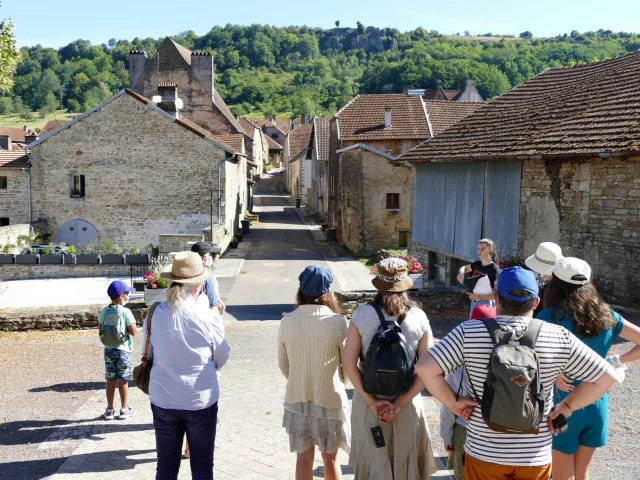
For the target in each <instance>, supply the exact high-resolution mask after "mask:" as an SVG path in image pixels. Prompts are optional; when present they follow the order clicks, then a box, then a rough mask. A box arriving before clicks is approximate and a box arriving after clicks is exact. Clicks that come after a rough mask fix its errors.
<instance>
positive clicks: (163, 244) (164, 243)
mask: <svg viewBox="0 0 640 480" xmlns="http://www.w3.org/2000/svg"><path fill="white" fill-rule="evenodd" d="M203 241H204V234H194V233H183V234H173V235H172V234H163V235H160V244H159V247H160V252H162V253H169V252H182V251H185V250H190V249H191V247H190V246H189V243H190V242H203Z"/></svg>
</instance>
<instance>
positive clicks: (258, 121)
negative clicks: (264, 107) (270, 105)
mask: <svg viewBox="0 0 640 480" xmlns="http://www.w3.org/2000/svg"><path fill="white" fill-rule="evenodd" d="M247 120H249V121H250V122H252V123H254V124H255V125H256V126H257V127H258V128H264V127H270V128H276V129H278V130H279V131H280V132H281V133H282V134H283V135H287V133H288V131H284V130H283V129H281V128H280V127H279V126H278V125H276V124H274V123H273V122H271V120H268V119H266V118H247ZM285 121H286V122H288V120H285ZM276 122H280V120H276Z"/></svg>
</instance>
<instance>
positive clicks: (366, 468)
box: [349, 392, 438, 480]
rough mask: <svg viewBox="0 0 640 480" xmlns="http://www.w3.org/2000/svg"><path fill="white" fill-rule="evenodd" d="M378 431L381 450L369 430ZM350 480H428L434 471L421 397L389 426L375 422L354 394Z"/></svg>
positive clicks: (365, 406) (434, 462) (356, 393)
mask: <svg viewBox="0 0 640 480" xmlns="http://www.w3.org/2000/svg"><path fill="white" fill-rule="evenodd" d="M375 426H380V428H382V433H383V435H384V441H385V446H384V447H381V448H376V446H375V444H374V443H373V436H372V434H371V429H372V428H373V427H375ZM349 465H351V466H352V467H354V468H355V477H354V480H416V479H419V480H428V479H429V477H430V476H431V475H432V474H434V473H435V472H436V471H437V470H438V468H437V467H436V460H435V458H434V456H433V450H432V448H431V438H430V437H429V427H428V425H427V419H426V418H425V415H424V409H423V405H422V397H421V396H420V395H418V396H416V397H415V398H414V399H413V401H412V402H411V404H409V405H407V406H406V407H404V408H403V409H402V411H401V412H400V415H398V418H396V419H395V420H394V421H393V422H392V423H390V424H386V425H384V424H382V423H379V422H378V419H377V417H376V416H375V414H374V413H373V412H372V411H371V409H370V408H369V407H368V406H367V404H366V403H365V401H364V400H363V399H362V397H361V396H360V395H359V394H358V392H354V393H353V403H352V405H351V454H350V456H349Z"/></svg>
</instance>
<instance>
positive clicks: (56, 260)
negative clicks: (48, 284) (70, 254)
mask: <svg viewBox="0 0 640 480" xmlns="http://www.w3.org/2000/svg"><path fill="white" fill-rule="evenodd" d="M61 263H62V255H44V254H41V255H40V265H60V264H61Z"/></svg>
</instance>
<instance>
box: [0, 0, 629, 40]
mask: <svg viewBox="0 0 640 480" xmlns="http://www.w3.org/2000/svg"><path fill="white" fill-rule="evenodd" d="M88 5H94V6H91V7H89V6H88ZM183 5H184V6H183ZM3 18H5V19H6V18H11V19H12V20H13V22H14V28H15V35H16V39H17V41H18V45H19V46H20V47H22V46H32V45H36V44H41V45H43V46H45V47H54V48H59V47H62V46H64V45H67V44H68V43H70V42H72V41H73V40H77V39H84V40H89V41H90V42H91V43H93V44H97V45H100V44H102V43H107V42H108V40H109V39H110V38H115V39H118V40H120V39H126V40H132V39H133V38H135V37H139V38H147V37H152V38H159V37H164V36H166V35H176V34H178V33H180V32H183V31H185V30H193V31H194V32H195V33H196V34H198V35H204V34H205V33H207V32H208V31H209V30H210V29H211V28H212V27H213V26H215V25H222V26H223V25H226V24H228V23H232V24H239V25H250V24H252V23H261V24H270V25H274V26H289V25H298V26H301V25H307V26H309V27H322V28H332V27H333V26H334V22H335V21H336V20H339V21H340V24H341V26H342V27H346V26H352V27H355V25H356V21H360V22H362V23H363V24H364V25H365V26H369V25H373V26H375V27H378V28H385V27H394V28H397V29H399V30H401V31H407V30H412V29H414V28H417V27H419V26H420V27H423V28H426V29H427V30H437V31H439V32H440V33H443V34H450V35H452V34H455V33H457V32H459V33H461V34H463V33H464V31H465V30H468V31H469V32H471V34H482V33H486V32H492V33H494V34H495V33H501V34H514V35H518V34H519V33H520V32H523V31H525V30H529V31H531V32H533V34H534V36H536V37H550V36H555V35H557V34H562V33H570V32H571V30H578V31H580V32H585V31H589V30H598V29H600V28H602V29H604V30H613V31H616V32H618V31H625V32H638V31H639V30H640V24H639V23H638V18H640V1H638V0H535V1H531V0H526V1H521V0H520V1H516V0H512V1H507V0H456V1H455V2H445V1H439V2H433V1H419V0H416V1H414V2H408V1H404V2H403V1H400V2H396V1H393V0H368V1H366V2H365V1H358V2H356V1H352V0H323V1H321V2H312V1H284V2H266V1H264V0H263V1H258V0H243V1H242V2H233V1H228V0H227V1H224V2H220V1H219V0H209V1H207V0H182V1H179V0H178V1H170V0H153V1H150V0H137V1H136V2H133V1H131V0H111V1H110V2H100V3H98V2H95V1H91V0H88V1H87V0H58V1H57V2H51V1H50V0H2V8H1V9H0V19H3Z"/></svg>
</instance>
